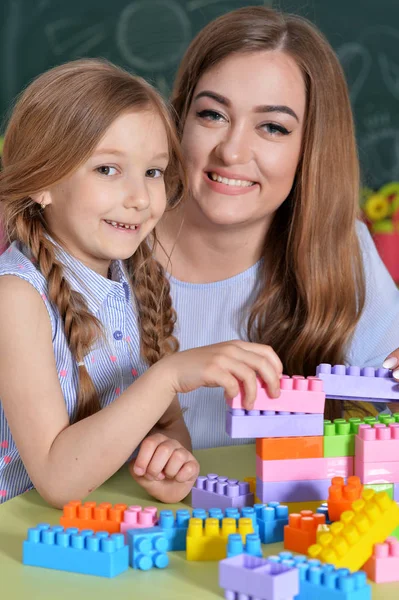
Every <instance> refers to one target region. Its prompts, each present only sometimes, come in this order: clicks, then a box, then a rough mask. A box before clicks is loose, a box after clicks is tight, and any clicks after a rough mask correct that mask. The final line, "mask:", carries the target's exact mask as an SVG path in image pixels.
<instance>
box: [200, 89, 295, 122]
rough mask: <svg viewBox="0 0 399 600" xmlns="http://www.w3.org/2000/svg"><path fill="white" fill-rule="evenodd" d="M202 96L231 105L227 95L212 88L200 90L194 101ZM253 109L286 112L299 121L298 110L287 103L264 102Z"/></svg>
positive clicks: (260, 111)
mask: <svg viewBox="0 0 399 600" xmlns="http://www.w3.org/2000/svg"><path fill="white" fill-rule="evenodd" d="M200 98H211V99H212V100H215V102H218V103H219V104H222V105H223V106H227V107H230V106H231V102H230V100H229V99H228V98H226V97H225V96H222V95H220V94H217V93H216V92H212V91H211V90H203V91H202V92H199V93H198V94H197V95H196V96H195V98H194V101H196V100H199V99H200ZM253 111H254V112H256V113H268V112H279V113H285V114H287V115H290V116H291V117H294V119H296V120H297V121H298V123H299V118H298V115H297V114H296V112H295V111H294V110H293V109H292V108H290V107H289V106H286V105H285V104H263V105H260V106H254V108H253Z"/></svg>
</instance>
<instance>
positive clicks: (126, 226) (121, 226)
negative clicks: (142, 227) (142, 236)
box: [105, 220, 137, 230]
mask: <svg viewBox="0 0 399 600" xmlns="http://www.w3.org/2000/svg"><path fill="white" fill-rule="evenodd" d="M105 222H106V223H108V225H112V226H113V227H116V228H118V227H119V228H121V229H133V230H134V229H137V225H125V223H117V222H116V221H107V220H106V221H105Z"/></svg>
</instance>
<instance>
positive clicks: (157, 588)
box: [0, 445, 399, 600]
mask: <svg viewBox="0 0 399 600" xmlns="http://www.w3.org/2000/svg"><path fill="white" fill-rule="evenodd" d="M195 454H196V456H197V458H198V460H199V461H200V464H201V473H202V474H206V473H218V474H219V475H226V476H228V477H232V478H233V477H234V478H239V479H243V478H244V477H249V476H253V475H254V472H255V447H254V446H253V445H251V446H240V447H237V446H236V447H230V448H216V449H211V450H200V451H198V452H196V453H195ZM90 500H94V501H96V502H112V503H113V504H114V503H117V502H123V503H126V504H142V505H145V506H149V505H156V506H158V507H159V508H160V509H162V508H173V509H176V508H185V507H186V506H187V505H185V504H179V505H173V506H169V505H165V504H160V503H155V502H153V501H152V500H151V498H149V497H148V496H147V495H146V493H145V492H144V491H143V490H142V489H141V488H139V487H138V486H137V485H136V484H135V482H134V481H133V480H132V479H131V478H130V476H129V474H128V473H127V470H126V469H125V468H124V469H121V471H119V472H118V473H117V474H116V475H114V477H112V478H111V479H110V480H109V481H107V483H105V484H104V485H103V486H101V487H100V488H99V489H98V490H96V491H95V492H93V494H91V496H90ZM60 514H61V513H60V511H58V510H56V509H53V508H49V507H48V506H46V504H45V503H44V501H43V500H42V499H41V498H40V496H39V495H38V494H37V492H35V491H32V492H29V493H27V494H24V495H23V496H20V497H18V498H14V500H10V501H8V502H6V503H4V504H2V505H0V598H2V599H4V600H15V599H23V600H25V599H29V600H30V599H32V598H33V599H40V600H80V599H82V600H91V599H93V600H94V599H95V600H113V599H114V598H115V599H117V600H124V599H126V600H127V599H129V600H134V599H137V598H140V600H147V599H148V600H154V599H157V598H159V600H188V599H189V600H195V599H198V600H211V599H212V600H215V599H216V598H222V597H223V590H221V589H220V588H219V586H218V563H217V562H209V563H205V562H188V561H186V559H185V553H184V552H172V553H170V554H169V557H170V563H169V566H168V567H167V568H166V569H163V570H158V569H153V570H150V571H146V572H144V571H136V570H133V569H128V571H126V572H125V573H122V575H119V576H117V577H115V578H114V579H106V578H102V577H90V576H86V575H78V574H75V573H64V572H61V571H52V570H50V569H38V568H34V567H26V566H24V565H23V564H22V563H21V551H22V541H23V540H24V539H25V536H26V531H27V529H28V528H29V527H34V526H35V525H36V524H37V523H43V522H47V523H50V524H52V525H55V524H57V523H59V518H60ZM282 549H283V547H282V544H268V545H267V546H263V550H264V554H265V555H266V554H276V553H277V552H279V551H281V550H282ZM374 598H375V599H380V600H398V598H399V583H391V584H380V585H378V586H373V599H374Z"/></svg>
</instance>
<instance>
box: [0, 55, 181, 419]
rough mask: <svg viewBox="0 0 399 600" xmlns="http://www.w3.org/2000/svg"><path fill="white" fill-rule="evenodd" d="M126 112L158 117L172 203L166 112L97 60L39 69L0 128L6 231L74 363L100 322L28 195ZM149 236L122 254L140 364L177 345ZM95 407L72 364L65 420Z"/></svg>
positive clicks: (62, 173) (135, 82) (175, 152)
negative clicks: (42, 291) (73, 406)
mask: <svg viewBox="0 0 399 600" xmlns="http://www.w3.org/2000/svg"><path fill="white" fill-rule="evenodd" d="M131 110H134V111H147V110H152V111H154V112H155V113H157V114H159V116H160V117H161V119H162V122H163V124H164V126H165V130H166V133H167V136H168V142H169V153H170V162H169V165H168V167H167V169H166V172H165V185H166V192H167V196H168V197H169V198H174V202H175V203H177V201H178V198H177V196H176V190H177V188H178V186H181V183H182V182H183V187H184V181H185V178H184V177H185V176H184V172H183V168H182V160H181V155H180V150H179V141H178V138H177V135H176V132H175V127H174V123H173V120H172V118H171V116H170V113H169V110H168V108H167V106H166V105H165V103H164V102H163V100H162V99H161V98H160V96H159V95H158V94H157V92H156V91H155V90H154V89H153V88H152V87H151V86H150V85H149V84H148V83H147V82H145V81H144V80H143V79H141V78H138V77H134V76H132V75H131V74H129V73H128V72H126V71H124V70H122V69H120V68H118V67H116V66H114V65H112V64H111V63H109V62H107V61H102V60H95V59H85V60H77V61H73V62H70V63H67V64H64V65H61V66H58V67H55V68H53V69H51V70H50V71H47V72H46V73H44V74H43V75H41V76H39V77H38V78H37V79H36V80H34V81H33V82H32V83H31V84H30V85H29V86H28V87H27V89H26V90H25V91H24V92H23V93H22V95H21V97H20V98H19V100H18V102H17V103H16V106H15V108H14V111H13V113H12V116H11V119H10V121H9V124H8V127H7V130H6V134H5V139H4V148H3V160H2V163H3V169H2V172H1V173H0V201H1V208H2V215H3V218H4V224H5V228H6V233H7V236H8V239H9V241H10V242H12V241H13V240H19V241H21V242H22V243H23V244H25V245H26V246H27V247H28V248H29V249H30V251H31V253H32V255H33V257H34V259H35V260H36V261H37V265H38V268H39V269H40V271H41V272H42V274H43V275H44V277H45V278H46V280H47V282H48V296H49V299H50V301H51V302H53V303H54V304H55V305H56V306H57V308H58V310H59V312H60V315H61V317H62V319H63V322H64V326H65V333H66V337H67V340H68V343H69V347H70V350H71V352H72V354H73V356H74V358H75V359H76V361H77V363H82V362H83V359H84V356H85V355H86V354H87V353H88V352H89V350H90V348H91V347H92V345H93V342H94V341H95V339H96V338H98V337H99V336H101V335H102V329H101V323H100V322H99V321H98V319H97V318H96V317H95V316H94V315H93V314H92V313H90V312H89V310H88V307H87V304H86V301H85V299H84V297H83V296H82V295H81V294H80V293H78V292H77V291H75V290H73V289H72V288H71V286H70V284H69V283H68V281H67V279H66V278H65V274H64V269H63V265H62V263H61V262H60V261H59V260H58V259H57V254H56V246H55V245H54V243H53V242H52V239H54V240H55V241H58V240H57V239H56V238H55V236H54V235H53V234H52V232H51V231H50V230H49V227H48V225H47V223H46V220H45V218H44V213H43V211H41V209H40V206H39V204H38V203H37V202H35V201H34V200H33V199H32V196H34V195H35V194H38V193H40V192H41V191H43V190H46V189H49V188H51V186H54V185H55V184H57V183H59V182H60V181H62V180H63V179H65V178H66V177H68V176H69V175H70V174H71V173H73V172H74V171H75V170H76V169H78V168H79V166H80V165H82V164H83V163H84V162H85V161H86V160H87V159H88V158H89V156H90V155H91V154H92V152H93V151H94V149H95V148H96V146H97V144H98V143H99V141H100V140H101V138H102V137H103V135H104V133H105V132H106V130H107V129H108V127H109V126H110V125H111V124H112V122H113V121H114V120H115V119H116V118H117V117H118V116H119V115H121V114H122V113H124V112H126V111H131ZM155 243H156V237H155V232H153V233H152V235H151V239H150V240H144V241H143V242H142V243H141V244H140V246H139V248H138V249H137V251H136V253H135V254H134V255H133V256H132V257H131V258H130V259H129V260H127V261H126V268H127V271H128V273H129V275H130V277H131V282H132V287H133V290H134V293H135V297H136V303H137V307H138V313H139V321H140V334H141V351H142V355H143V356H144V358H145V359H146V361H147V362H148V364H150V365H151V364H153V363H155V362H156V361H157V360H159V359H160V358H161V357H162V356H163V355H165V354H168V353H170V352H172V351H174V350H175V349H177V347H178V344H177V340H176V338H175V337H174V336H173V326H174V322H175V313H174V311H173V308H172V302H171V297H170V288H169V283H168V280H167V279H166V278H165V276H164V271H163V269H162V267H161V266H160V265H159V264H158V263H157V262H156V261H155V259H154V258H153V252H152V250H151V248H153V246H154V244H155ZM99 409H100V402H99V398H98V395H97V392H96V389H95V387H94V384H93V382H92V380H91V378H90V376H89V374H88V372H87V370H86V368H85V366H84V365H80V366H79V390H78V402H77V410H76V414H75V416H74V418H75V421H78V420H80V419H82V418H84V417H86V416H88V415H91V414H93V413H94V412H96V411H98V410H99Z"/></svg>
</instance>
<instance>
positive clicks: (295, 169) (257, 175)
mask: <svg viewBox="0 0 399 600" xmlns="http://www.w3.org/2000/svg"><path fill="white" fill-rule="evenodd" d="M172 103H173V105H174V108H175V109H176V115H177V118H178V126H179V130H180V133H181V139H182V146H183V151H184V156H185V158H186V160H187V168H188V179H189V189H190V192H189V194H188V195H187V197H186V198H185V199H184V202H182V203H181V204H180V206H179V207H178V208H177V209H176V210H175V211H172V212H170V213H168V214H167V215H165V218H164V219H163V220H162V222H161V223H160V224H159V229H158V235H159V239H160V242H161V244H160V245H159V246H158V248H157V252H158V259H159V260H160V261H161V262H162V264H163V265H164V266H165V268H167V269H168V271H169V272H170V273H171V275H172V277H171V279H170V281H171V294H172V299H173V306H174V307H175V310H176V312H177V329H176V332H177V336H178V339H179V342H180V345H181V348H182V349H186V348H192V347H193V346H196V345H198V344H203V345H205V344H210V343H214V342H217V341H223V340H229V339H234V338H236V337H240V338H241V339H248V340H253V341H257V342H259V343H265V344H270V345H271V346H272V347H273V349H274V350H275V351H276V352H277V354H278V355H279V357H280V359H281V360H282V362H283V365H284V371H285V372H286V373H288V374H290V375H294V374H303V375H314V374H315V370H316V366H317V365H318V364H320V363H322V362H327V363H333V364H336V363H343V362H345V363H348V364H357V365H360V366H366V365H368V366H375V367H377V366H381V364H382V363H383V361H384V359H385V358H386V357H387V355H388V354H389V353H390V352H392V351H393V350H394V349H395V348H397V347H398V346H399V291H398V289H397V288H396V286H395V284H394V282H393V281H392V279H391V277H390V276H389V274H388V273H387V270H386V269H385V267H384V265H383V264H382V262H381V260H380V258H379V256H378V254H377V252H376V249H375V247H374V244H373V242H372V240H371V237H370V235H369V233H368V231H367V229H366V227H365V226H364V225H363V224H361V223H360V222H359V221H357V218H358V215H359V165H358V159H357V152H356V142H355V136H354V127H353V119H352V113H351V107H350V102H349V94H348V90H347V86H346V83H345V78H344V75H343V72H342V69H341V67H340V64H339V61H338V59H337V57H336V56H335V54H334V52H333V50H332V48H331V46H330V45H329V44H328V42H327V41H326V40H325V39H324V37H323V36H322V35H321V34H320V32H318V31H317V29H316V28H315V27H314V26H313V25H312V24H311V23H310V22H308V21H306V20H305V19H302V18H300V17H296V16H294V15H284V14H281V13H280V12H278V11H275V10H273V9H271V8H266V7H261V6H256V7H255V6H253V7H247V8H242V9H239V10H237V11H233V12H230V13H228V14H225V15H223V16H221V17H219V18H218V19H216V20H215V21H213V22H211V23H209V24H208V25H207V26H206V27H205V28H204V29H203V30H202V31H201V32H200V33H199V34H198V35H197V37H196V38H195V39H194V40H193V41H192V43H191V45H190V46H189V48H188V49H187V51H186V54H185V56H184V57H183V59H182V62H181V65H180V68H179V71H178V74H177V77H176V81H175V86H174V90H173V94H172ZM164 248H165V249H166V250H167V254H168V257H165V254H164V253H163V249H164ZM398 357H399V354H398ZM395 364H397V360H396V359H395V358H394V357H391V359H390V361H389V362H388V363H386V366H387V368H391V367H395ZM394 375H395V373H394ZM396 375H398V376H399V370H397V372H396ZM181 402H182V406H183V407H185V408H187V412H186V414H185V418H186V423H187V424H188V427H189V430H190V434H191V436H192V441H193V446H194V448H201V447H208V446H217V445H224V444H230V443H231V439H230V438H229V437H228V436H227V435H226V433H225V418H224V413H225V401H224V398H223V393H221V392H220V390H217V389H212V390H211V389H209V388H206V389H205V388H201V389H198V390H195V391H194V392H192V393H191V394H189V395H187V396H185V397H182V398H181ZM328 404H329V406H328V412H327V415H328V416H329V417H331V416H342V415H341V409H342V404H339V403H338V405H337V406H335V407H331V405H330V403H328ZM358 407H359V406H358V404H357V405H356V408H358ZM332 408H334V410H332ZM371 408H373V407H371ZM204 415H205V416H204Z"/></svg>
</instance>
